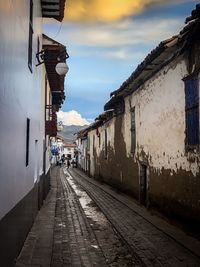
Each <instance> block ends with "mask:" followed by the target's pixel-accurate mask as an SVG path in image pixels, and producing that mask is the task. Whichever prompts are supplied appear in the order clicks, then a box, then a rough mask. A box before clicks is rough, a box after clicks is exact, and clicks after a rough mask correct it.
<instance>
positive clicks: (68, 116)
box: [57, 110, 90, 126]
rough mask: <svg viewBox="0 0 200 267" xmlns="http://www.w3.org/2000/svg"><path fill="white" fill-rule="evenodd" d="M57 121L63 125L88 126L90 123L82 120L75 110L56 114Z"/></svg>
mask: <svg viewBox="0 0 200 267" xmlns="http://www.w3.org/2000/svg"><path fill="white" fill-rule="evenodd" d="M57 117H58V121H62V122H63V124H64V125H80V126H82V125H89V124H90V122H89V121H88V120H86V119H84V118H83V117H82V116H81V114H79V113H78V112H77V111H75V110H71V111H67V112H64V111H62V110H60V111H59V112H57Z"/></svg>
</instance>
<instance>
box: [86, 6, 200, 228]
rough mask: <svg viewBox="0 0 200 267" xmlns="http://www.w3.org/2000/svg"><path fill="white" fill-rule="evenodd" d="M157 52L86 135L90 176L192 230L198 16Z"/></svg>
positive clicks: (199, 87) (199, 169) (197, 178)
mask: <svg viewBox="0 0 200 267" xmlns="http://www.w3.org/2000/svg"><path fill="white" fill-rule="evenodd" d="M199 7H200V6H199V5H197V7H196V9H195V10H194V11H193V12H192V15H191V17H189V18H187V19H186V23H187V25H186V26H185V27H184V28H183V30H182V31H181V32H180V33H179V34H177V35H176V36H174V37H172V38H170V39H168V40H165V41H163V42H161V43H160V44H159V46H158V47H156V48H155V49H154V50H153V51H152V52H151V53H150V54H149V55H148V56H147V57H146V58H145V60H144V61H143V62H142V63H141V64H140V65H139V66H138V67H137V69H136V70H135V71H134V72H133V73H132V75H131V76H130V77H129V78H128V79H127V80H126V81H125V82H124V83H123V84H122V86H121V87H120V88H119V89H118V90H116V91H114V92H112V93H111V99H110V100H109V101H108V102H107V103H106V105H105V107H104V109H105V112H104V113H103V114H101V115H100V116H99V117H98V118H97V119H96V123H94V124H93V125H92V126H90V127H89V128H88V129H87V137H88V139H89V140H90V143H89V144H87V146H88V149H89V155H90V170H89V172H90V174H91V176H93V177H95V178H97V179H101V180H103V181H105V182H106V183H109V184H112V185H114V186H116V187H118V188H119V189H121V190H123V191H125V192H128V193H130V194H132V195H133V196H134V197H135V198H136V199H138V201H139V202H140V203H141V204H143V205H145V206H147V207H149V206H152V207H156V208H158V209H159V210H161V211H162V212H164V213H165V214H167V215H169V216H171V217H173V218H177V219H180V220H181V221H182V222H185V223H186V224H188V225H190V226H192V227H193V229H195V228H196V230H197V231H198V225H199V222H200V216H199V214H200V191H199V188H200V152H199V151H200V150H199V149H200V144H199V142H200V131H199V124H200V122H199V118H200V116H199V112H200V111H199V95H200V73H199V70H200V57H199V55H200V53H199V51H200V39H199V36H200V35H199V32H200V12H199V10H200V9H199Z"/></svg>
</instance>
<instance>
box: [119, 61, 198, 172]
mask: <svg viewBox="0 0 200 267" xmlns="http://www.w3.org/2000/svg"><path fill="white" fill-rule="evenodd" d="M186 75H187V68H186V63H185V61H184V60H181V61H180V62H174V61H173V62H172V63H171V64H170V65H169V66H166V67H165V68H163V69H162V70H161V71H160V72H159V73H157V74H156V75H155V76H154V77H153V78H151V79H150V80H148V81H147V82H146V83H145V84H144V85H143V86H141V88H140V89H139V90H137V91H136V92H134V93H133V94H132V95H130V96H127V97H126V98H125V115H124V118H125V125H126V127H122V130H123V136H124V140H126V151H127V157H130V156H131V143H130V140H131V137H130V134H131V132H130V108H131V107H135V114H136V142H137V147H136V153H135V158H137V159H140V160H142V158H143V155H144V154H145V155H146V157H147V159H148V163H149V165H150V166H151V167H153V168H155V169H156V170H157V171H158V172H161V170H162V169H163V168H164V169H168V170H169V169H170V170H171V175H172V174H173V172H177V171H178V170H180V169H182V170H186V171H191V172H192V173H193V175H194V176H195V175H197V174H198V172H199V160H200V159H199V156H198V154H197V153H196V154H195V152H194V153H192V154H190V155H189V154H186V152H185V93H184V82H183V81H182V78H184V77H185V76H186ZM199 87H200V86H199Z"/></svg>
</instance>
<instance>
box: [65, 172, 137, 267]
mask: <svg viewBox="0 0 200 267" xmlns="http://www.w3.org/2000/svg"><path fill="white" fill-rule="evenodd" d="M63 172H64V174H65V177H66V180H67V182H68V183H69V184H70V186H71V187H72V189H73V190H74V192H75V193H76V195H77V198H78V199H79V203H80V205H81V207H82V209H83V211H84V213H85V215H86V217H87V220H88V222H89V224H90V226H91V228H92V230H93V232H94V235H95V237H96V239H97V243H98V246H99V247H100V249H101V251H102V252H103V255H104V257H105V259H106V262H107V264H108V266H111V267H112V266H113V267H114V266H120V267H126V266H127V267H128V266H141V264H140V263H139V262H138V261H137V259H136V258H135V257H134V255H133V254H132V253H131V251H130V249H129V248H128V247H127V245H126V244H125V243H124V242H123V241H122V240H121V239H120V237H119V236H118V234H117V232H116V231H115V230H114V228H113V227H112V225H111V223H110V222H109V221H108V220H107V218H106V217H105V215H104V214H103V213H102V212H101V210H100V209H99V208H98V206H97V205H96V204H95V202H94V201H93V200H92V199H91V198H90V197H89V196H88V194H87V193H86V192H85V191H84V190H83V189H82V188H81V186H80V185H78V184H77V183H76V182H75V181H74V179H73V178H72V177H71V175H70V174H69V173H68V171H67V169H63Z"/></svg>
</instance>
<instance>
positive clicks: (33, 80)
mask: <svg viewBox="0 0 200 267" xmlns="http://www.w3.org/2000/svg"><path fill="white" fill-rule="evenodd" d="M54 2H57V6H55V3H54ZM64 4H65V1H63V0H59V1H51V3H50V2H48V3H47V1H40V0H34V1H32V0H27V1H13V0H12V1H11V0H9V1H4V2H3V1H1V2H0V35H1V42H0V53H1V55H0V68H1V73H0V77H1V85H0V101H1V105H0V122H1V130H0V139H1V143H0V152H1V157H0V251H1V253H0V265H1V266H9V267H10V266H13V264H14V259H15V258H16V257H17V255H18V253H19V252H20V250H21V247H22V245H23V243H24V240H25V238H26V236H27V234H28V232H29V230H30V227H31V226H32V223H33V221H34V218H35V216H36V214H37V211H38V209H39V208H40V207H41V205H42V202H43V199H44V198H45V197H46V195H47V192H48V190H49V187H50V184H49V177H50V154H49V153H50V149H49V138H50V136H52V135H54V134H56V131H55V127H54V125H55V120H56V117H55V116H54V114H55V112H54V110H58V108H59V106H60V105H61V103H62V101H63V100H64V95H63V92H64V89H63V87H64V82H63V81H64V76H63V77H62V78H58V79H62V81H60V82H59V84H58V87H59V88H56V90H58V91H62V92H61V93H60V92H59V93H57V95H56V96H54V93H53V92H54V91H55V89H54V88H53V85H52V82H51V80H52V73H51V72H50V69H48V64H53V63H52V62H50V61H48V62H47V61H45V64H40V63H42V62H41V58H40V55H41V53H40V52H41V51H42V50H45V53H48V52H50V53H51V50H48V47H45V44H46V42H47V41H46V40H45V38H44V37H43V36H42V23H43V22H42V20H43V17H51V18H55V19H57V20H59V21H61V20H62V18H63V14H64ZM49 5H50V6H51V8H49ZM58 46H59V45H58V44H57V48H56V50H57V51H58V50H59V48H58ZM45 60H46V58H45ZM55 75H56V73H55ZM61 85H62V86H61ZM52 105H54V107H52ZM49 112H50V113H51V115H47V113H48V114H49ZM52 112H53V113H52ZM49 116H50V117H49ZM52 116H53V118H52ZM49 121H51V122H50V123H49ZM49 124H51V126H49Z"/></svg>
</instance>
